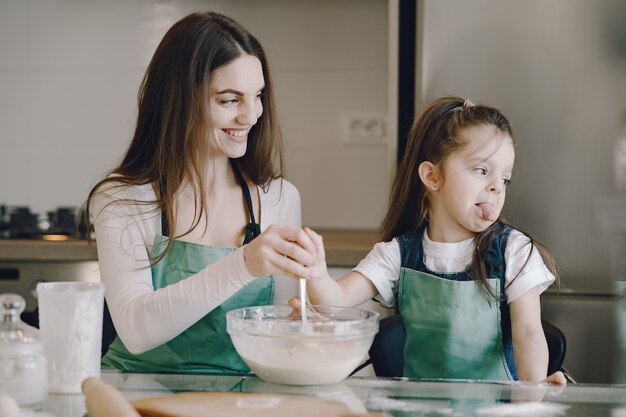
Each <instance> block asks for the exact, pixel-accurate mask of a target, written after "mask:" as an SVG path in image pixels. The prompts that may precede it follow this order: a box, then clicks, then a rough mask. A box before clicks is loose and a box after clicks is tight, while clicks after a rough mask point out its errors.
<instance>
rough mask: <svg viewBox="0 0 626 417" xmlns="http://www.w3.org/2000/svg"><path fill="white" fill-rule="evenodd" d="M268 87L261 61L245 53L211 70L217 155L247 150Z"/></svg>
mask: <svg viewBox="0 0 626 417" xmlns="http://www.w3.org/2000/svg"><path fill="white" fill-rule="evenodd" d="M264 88H265V80H264V78H263V68H262V66H261V61H259V59H258V58H257V57H255V56H252V55H247V54H243V55H241V56H240V57H239V58H237V59H235V60H234V61H232V62H231V63H229V64H228V65H224V66H223V67H220V68H218V69H216V70H214V71H213V72H212V73H211V81H210V84H209V101H210V103H209V121H210V126H211V132H212V138H211V140H212V144H211V147H212V148H213V150H214V151H215V153H216V156H217V157H219V156H226V157H228V158H239V157H241V156H243V155H244V154H245V153H246V148H247V144H248V133H249V132H250V129H251V128H252V126H254V125H255V124H256V122H257V120H258V119H259V117H261V114H263V104H262V102H261V94H262V93H263V89H264Z"/></svg>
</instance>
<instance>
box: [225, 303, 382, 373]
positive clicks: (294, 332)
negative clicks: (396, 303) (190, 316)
mask: <svg viewBox="0 0 626 417" xmlns="http://www.w3.org/2000/svg"><path fill="white" fill-rule="evenodd" d="M307 312H308V313H307V316H308V320H307V323H308V325H303V323H302V320H301V317H300V314H299V312H294V310H293V309H292V308H291V307H288V306H284V305H271V306H260V307H246V308H240V309H237V310H232V311H230V312H228V313H227V314H226V322H227V327H226V328H227V331H228V334H229V335H230V338H231V340H232V342H233V345H234V346H235V349H236V350H237V353H239V356H241V358H242V359H243V360H244V362H245V363H246V364H247V365H248V366H249V367H250V369H252V371H254V373H255V374H256V375H257V376H258V377H259V378H261V379H263V380H265V381H268V382H274V383H278V384H286V385H325V384H334V383H337V382H340V381H341V380H343V379H344V378H346V377H347V376H348V375H350V373H351V372H352V371H353V370H354V369H355V368H356V367H357V366H358V365H359V364H361V363H362V362H363V361H364V359H365V357H366V355H367V352H368V350H369V348H370V346H371V344H372V341H373V340H374V335H376V333H377V332H378V318H379V315H378V313H376V312H373V311H367V310H361V309H357V308H348V307H329V306H307Z"/></svg>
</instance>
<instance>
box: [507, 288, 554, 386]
mask: <svg viewBox="0 0 626 417" xmlns="http://www.w3.org/2000/svg"><path fill="white" fill-rule="evenodd" d="M510 311H511V331H512V335H513V352H514V358H515V369H516V370H517V376H518V378H519V380H520V381H531V382H539V381H543V380H544V379H546V373H547V369H548V344H547V342H546V337H545V335H544V333H543V327H542V326H541V308H540V304H539V290H538V288H537V287H534V288H532V289H530V290H528V291H526V292H525V293H524V294H523V295H521V296H520V297H518V298H516V299H515V300H514V301H513V302H511V304H510Z"/></svg>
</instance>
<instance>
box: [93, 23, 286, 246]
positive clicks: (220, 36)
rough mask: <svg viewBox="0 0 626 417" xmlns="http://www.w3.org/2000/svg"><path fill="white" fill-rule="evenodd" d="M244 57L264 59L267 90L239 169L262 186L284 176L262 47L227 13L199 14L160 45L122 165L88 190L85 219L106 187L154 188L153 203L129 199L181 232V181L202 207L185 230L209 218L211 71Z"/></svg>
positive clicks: (143, 86) (145, 80)
mask: <svg viewBox="0 0 626 417" xmlns="http://www.w3.org/2000/svg"><path fill="white" fill-rule="evenodd" d="M244 54H248V55H252V56H255V57H256V58H258V59H259V61H260V62H261V66H262V69H263V77H264V79H265V88H264V90H263V91H264V94H263V95H262V96H261V102H262V105H263V113H262V115H261V117H260V118H259V119H258V121H257V123H256V124H255V125H254V126H253V127H252V129H251V130H250V132H249V134H248V145H247V150H246V153H245V155H244V156H242V157H241V158H239V159H238V166H239V168H240V170H241V171H242V173H243V174H244V176H245V177H247V178H248V179H250V180H251V181H252V182H253V183H255V184H257V185H260V186H262V187H264V186H267V185H268V184H269V182H270V181H271V180H273V179H276V178H280V177H282V176H283V165H284V157H283V142H282V138H281V135H280V131H279V128H278V123H277V119H276V114H275V106H274V98H273V90H272V83H271V78H270V73H269V67H268V63H267V59H266V56H265V52H264V51H263V48H262V47H261V44H260V43H259V41H258V40H257V39H256V38H255V37H254V36H253V35H252V34H250V33H249V32H248V31H247V30H246V29H244V28H243V27H242V26H241V25H239V24H238V23H237V22H235V21H234V20H233V19H231V18H229V17H227V16H224V15H221V14H218V13H214V12H206V13H193V14H190V15H188V16H186V17H184V18H182V19H181V20H179V21H178V22H176V23H175V24H174V25H173V26H172V27H171V28H170V29H169V30H168V32H167V33H166V34H165V36H164V37H163V39H162V40H161V43H160V44H159V46H158V47H157V49H156V51H155V53H154V56H153V57H152V60H151V61H150V64H149V65H148V68H147V70H146V73H145V75H144V78H143V81H142V83H141V86H140V89H139V95H138V116H137V125H136V127H135V132H134V135H133V138H132V141H131V143H130V146H129V147H128V150H127V151H126V154H125V156H124V158H123V160H122V162H121V164H120V165H119V166H118V167H116V168H115V169H113V170H112V171H111V172H110V173H109V175H108V176H107V177H106V178H104V179H103V180H101V181H100V182H98V183H97V184H96V185H95V186H94V187H93V189H92V190H91V192H90V193H89V196H88V198H87V201H86V204H85V208H86V213H85V217H86V218H87V219H89V218H90V214H89V207H90V205H91V203H92V200H93V197H94V195H95V194H96V192H97V191H98V190H99V189H100V188H101V187H102V186H103V185H105V184H109V185H112V186H114V187H115V186H118V185H121V186H132V185H144V184H151V185H152V186H153V187H154V188H155V190H160V192H158V193H157V197H156V200H155V201H153V202H146V201H141V202H140V201H129V202H131V203H135V204H144V205H148V204H154V205H156V207H157V209H159V210H161V211H164V212H165V213H166V215H167V217H168V219H169V221H170V230H176V225H175V224H174V222H175V217H174V215H173V202H174V196H175V194H176V192H177V191H178V190H179V187H180V186H181V184H182V182H183V181H189V182H190V183H191V184H193V186H194V188H195V190H196V191H195V192H196V194H197V201H199V206H198V207H196V215H195V218H194V223H193V225H192V226H191V228H190V229H189V230H188V231H187V232H186V233H189V232H190V231H191V230H193V229H194V228H195V227H196V226H197V225H198V223H199V222H200V219H201V216H202V215H206V214H207V213H208V211H207V205H206V190H207V184H205V179H204V174H205V173H206V172H207V168H208V157H207V155H209V154H210V152H211V150H210V146H209V141H208V137H209V132H210V130H211V129H210V126H208V121H207V117H206V114H208V109H207V106H208V105H209V104H208V103H209V99H208V94H209V88H208V86H209V83H210V80H211V74H212V73H213V71H215V70H216V69H218V68H221V67H223V66H225V65H228V64H229V63H231V62H232V61H234V60H235V59H237V58H238V57H240V56H242V55H244ZM111 174H113V175H111ZM125 201H128V200H125ZM170 244H171V239H170ZM168 249H169V245H168Z"/></svg>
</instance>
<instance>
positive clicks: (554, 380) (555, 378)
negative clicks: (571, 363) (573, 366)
mask: <svg viewBox="0 0 626 417" xmlns="http://www.w3.org/2000/svg"><path fill="white" fill-rule="evenodd" d="M545 382H549V383H551V384H556V385H567V379H566V378H565V375H563V372H561V371H557V372H555V373H553V374H552V375H549V376H548V377H547V378H546V379H545Z"/></svg>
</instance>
